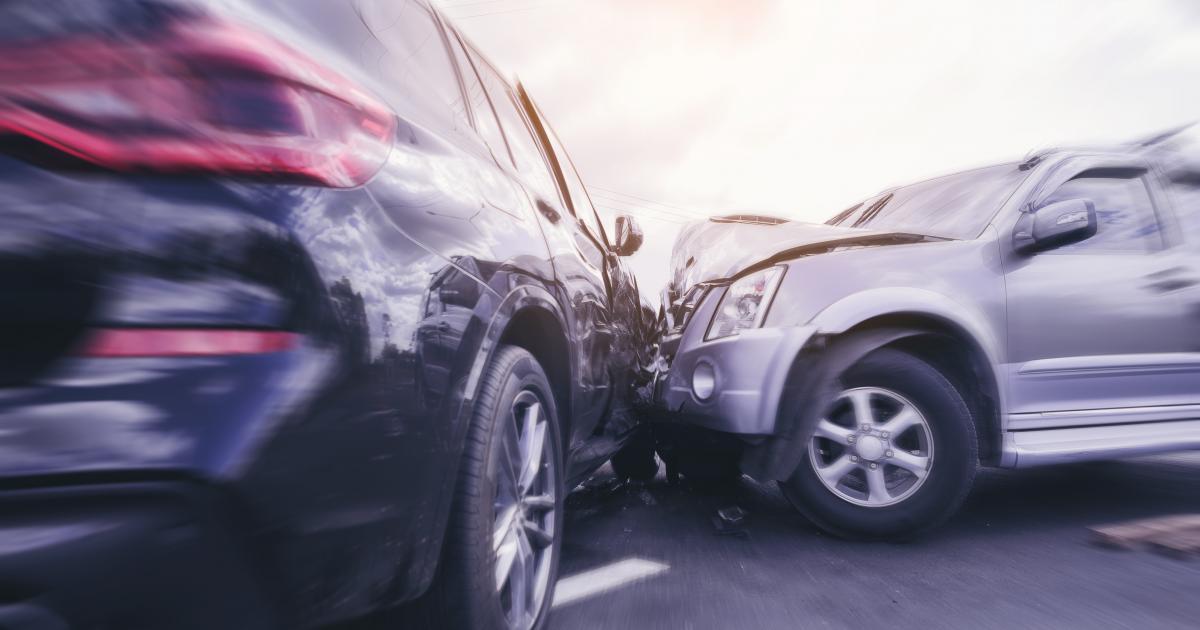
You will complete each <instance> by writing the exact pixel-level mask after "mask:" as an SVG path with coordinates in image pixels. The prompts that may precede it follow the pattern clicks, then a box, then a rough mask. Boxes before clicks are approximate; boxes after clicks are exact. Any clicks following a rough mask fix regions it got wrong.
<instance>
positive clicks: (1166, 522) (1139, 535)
mask: <svg viewBox="0 0 1200 630" xmlns="http://www.w3.org/2000/svg"><path fill="white" fill-rule="evenodd" d="M1089 529H1091V531H1092V541H1093V542H1094V543H1096V544H1098V545H1102V546H1105V547H1111V548H1115V549H1136V548H1139V547H1149V548H1150V549H1153V550H1155V551H1158V552H1160V553H1164V554H1167V555H1171V556H1175V557H1186V556H1189V555H1200V514H1181V515H1177V516H1165V517H1156V518H1149V519H1142V520H1137V521H1130V522H1127V523H1116V524H1113V525H1103V526H1099V527H1092V528H1089Z"/></svg>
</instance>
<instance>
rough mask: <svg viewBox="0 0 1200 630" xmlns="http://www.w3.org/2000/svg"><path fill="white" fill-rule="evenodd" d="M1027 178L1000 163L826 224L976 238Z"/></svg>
mask: <svg viewBox="0 0 1200 630" xmlns="http://www.w3.org/2000/svg"><path fill="white" fill-rule="evenodd" d="M1026 175H1028V173H1027V172H1025V171H1022V170H1020V169H1019V168H1017V165H1016V164H1002V165H1000V166H989V167H986V168H980V169H975V170H972V171H965V172H962V173H955V174H954V175H947V176H945V177H939V178H937V179H930V180H927V181H924V182H920V183H918V184H912V185H911V186H904V187H903V188H897V189H896V190H894V191H892V192H890V193H888V194H887V195H884V196H882V197H879V198H877V199H872V200H871V202H870V203H862V204H859V205H857V206H854V207H852V208H850V209H849V210H844V211H842V212H840V213H838V214H837V215H836V216H835V217H833V218H832V219H830V220H829V221H828V223H829V224H830V225H841V226H844V227H862V228H870V229H872V230H881V231H885V232H905V233H911V234H925V235H929V236H938V237H942V238H953V239H968V238H975V237H977V236H979V234H980V233H981V232H983V228H984V227H986V226H987V224H988V222H989V221H991V219H992V216H993V215H994V214H995V213H996V211H997V210H999V209H1000V206H1001V205H1002V204H1003V203H1004V202H1005V201H1006V200H1007V199H1008V197H1009V195H1011V194H1012V192H1013V190H1015V189H1016V187H1017V185H1018V184H1020V183H1021V181H1023V180H1024V179H1025V177H1026Z"/></svg>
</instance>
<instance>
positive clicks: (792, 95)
mask: <svg viewBox="0 0 1200 630" xmlns="http://www.w3.org/2000/svg"><path fill="white" fill-rule="evenodd" d="M435 3H436V4H438V5H439V6H441V7H443V9H444V11H445V13H446V14H447V15H449V16H451V17H452V19H455V21H456V23H457V24H459V25H460V27H461V28H462V29H463V31H464V32H466V33H467V34H468V36H470V37H471V38H472V39H474V40H475V42H476V43H477V44H478V45H479V47H480V48H481V49H483V50H484V52H485V53H487V54H488V55H489V56H490V57H491V58H492V59H493V60H494V61H495V62H496V63H497V64H498V65H499V66H500V67H501V68H502V69H504V70H505V71H507V72H510V73H513V74H515V75H517V76H518V77H519V78H520V79H521V81H522V82H524V84H525V85H526V87H527V88H528V89H529V91H530V93H531V95H532V96H533V98H534V99H535V100H537V101H538V102H539V104H540V106H541V108H542V109H543V111H544V112H545V113H546V116H547V118H549V119H550V122H551V124H552V125H553V126H554V127H555V128H556V129H557V131H558V133H559V135H560V136H561V137H562V139H563V142H564V144H565V145H566V146H567V149H568V150H569V151H570V153H571V155H572V157H573V158H574V160H575V162H576V164H577V165H578V166H579V170H580V171H581V172H582V174H583V178H584V179H585V181H587V183H588V184H589V186H591V187H592V189H593V191H594V192H595V193H596V194H597V201H598V202H600V203H604V204H606V205H609V206H612V207H621V208H627V209H629V211H630V212H631V213H633V214H635V215H637V216H638V218H639V221H640V222H641V223H642V225H643V226H644V227H645V230H646V235H647V239H646V246H645V247H644V249H643V251H642V252H640V253H639V254H638V255H637V256H635V257H634V259H633V264H634V268H635V270H636V271H637V273H638V276H639V282H640V284H641V286H642V290H643V292H645V293H648V294H650V295H651V296H657V293H658V292H659V290H660V289H661V288H662V286H663V284H664V283H665V282H666V278H667V270H666V267H667V260H668V257H669V253H670V247H671V242H672V241H673V239H674V237H675V232H676V231H677V229H678V221H679V220H680V216H681V213H684V212H687V213H692V212H695V213H701V214H709V213H732V212H760V213H767V214H775V215H786V216H790V217H793V218H797V219H802V220H811V221H823V220H824V219H826V218H828V217H829V216H831V215H832V214H834V213H835V212H836V211H838V210H840V209H842V208H844V207H846V206H849V205H850V204H851V203H853V202H855V201H858V200H860V199H861V198H863V197H866V196H868V195H870V194H873V193H874V192H877V191H878V190H880V189H882V188H885V187H888V186H892V185H897V184H904V183H907V182H911V181H915V180H919V179H922V178H925V177H929V176H933V175H938V174H941V173H945V172H949V171H955V170H961V169H963V168H968V167H972V166H978V165H982V164H986V163H989V162H995V161H1001V160H1007V159H1017V158H1020V157H1022V156H1023V155H1025V154H1026V153H1027V152H1029V151H1030V150H1031V149H1034V148H1039V147H1041V148H1044V147H1049V146H1060V145H1065V144H1079V143H1095V142H1105V141H1120V140H1124V139H1129V138H1133V137H1138V136H1143V135H1146V134H1149V133H1151V132H1154V131H1157V130H1160V129H1163V128H1166V127H1169V126H1172V125H1178V124H1182V123H1185V122H1188V121H1192V120H1195V119H1196V118H1198V117H1200V107H1197V104H1200V2H1195V1H1193V0H1139V1H1136V2H1133V1H1130V2H1105V1H1102V0H1079V1H1073V0H1072V1H1052V2H1051V1H1046V0H1042V1H1034V2H1024V1H1009V2H987V3H983V2H965V1H962V0H929V1H922V2H917V1H906V2H894V1H888V0H879V1H875V2H850V1H846V2H816V1H809V0H736V1H734V0H727V1H718V0H435ZM601 197H603V198H601ZM639 198H640V199H639ZM617 199H622V200H624V201H617ZM641 200H649V201H652V202H656V203H655V204H648V203H645V202H644V201H641ZM664 204H665V205H664ZM655 301H657V300H656V299H655Z"/></svg>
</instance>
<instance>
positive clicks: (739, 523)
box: [712, 505, 750, 538]
mask: <svg viewBox="0 0 1200 630" xmlns="http://www.w3.org/2000/svg"><path fill="white" fill-rule="evenodd" d="M745 520H746V511H745V510H743V509H742V508H740V507H738V506H736V505H731V506H729V507H723V508H721V509H719V510H717V515H716V516H714V517H713V519H712V522H713V527H714V528H715V529H716V530H717V534H719V535H721V536H736V537H738V538H746V537H748V536H749V535H750V532H748V531H746V528H745V527H744V524H745Z"/></svg>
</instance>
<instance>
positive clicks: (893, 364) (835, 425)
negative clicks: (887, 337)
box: [783, 349, 978, 539]
mask: <svg viewBox="0 0 1200 630" xmlns="http://www.w3.org/2000/svg"><path fill="white" fill-rule="evenodd" d="M977 449H978V446H977V441H976V436H975V425H974V422H973V421H972V418H971V413H970V410H969V409H968V408H967V405H966V403H964V402H963V399H962V396H961V395H959V393H958V391H957V390H955V388H954V386H953V385H951V384H950V382H949V381H948V380H947V379H946V378H945V376H943V375H942V374H941V373H940V372H938V371H937V370H936V369H935V368H933V367H932V366H931V365H929V364H928V363H926V362H924V361H922V360H921V359H919V358H917V357H915V356H913V355H910V354H908V353H905V352H901V351H898V350H891V349H884V350H879V351H876V352H873V353H872V354H870V355H868V356H867V357H865V358H864V359H863V360H862V361H860V362H859V363H858V364H856V365H854V366H853V367H851V368H850V369H849V370H847V372H846V373H845V375H843V377H842V390H841V393H840V394H839V395H838V396H837V397H836V398H835V399H834V401H833V402H832V404H831V405H830V406H829V407H828V410H827V412H826V413H825V414H824V416H823V417H822V418H821V420H820V421H819V422H818V424H817V427H816V429H815V431H814V433H813V436H812V437H811V438H810V440H809V447H808V453H807V455H806V456H805V459H804V461H803V462H802V463H801V464H800V466H799V467H798V468H797V469H796V471H795V473H793V474H792V477H791V478H790V479H788V480H787V482H785V483H784V484H783V490H784V494H785V495H786V496H787V497H788V499H789V500H790V501H791V502H792V503H793V504H794V505H795V506H796V507H797V509H799V510H800V511H801V512H803V513H804V515H805V516H807V517H808V518H809V520H811V521H812V522H813V523H814V524H816V525H817V526H818V527H821V528H822V529H824V530H826V531H829V532H831V533H833V534H835V535H838V536H842V537H847V538H867V539H896V538H908V537H912V536H915V535H918V534H920V533H922V532H925V531H927V530H929V529H932V528H934V527H936V526H937V525H940V524H941V523H942V522H944V521H945V520H946V519H948V518H950V516H951V515H953V514H954V512H955V511H956V510H957V509H958V507H959V505H961V503H962V501H963V500H964V499H965V498H966V495H967V493H968V492H969V491H970V488H971V485H972V483H973V481H974V478H975V470H976V467H977V458H978V455H977Z"/></svg>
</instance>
